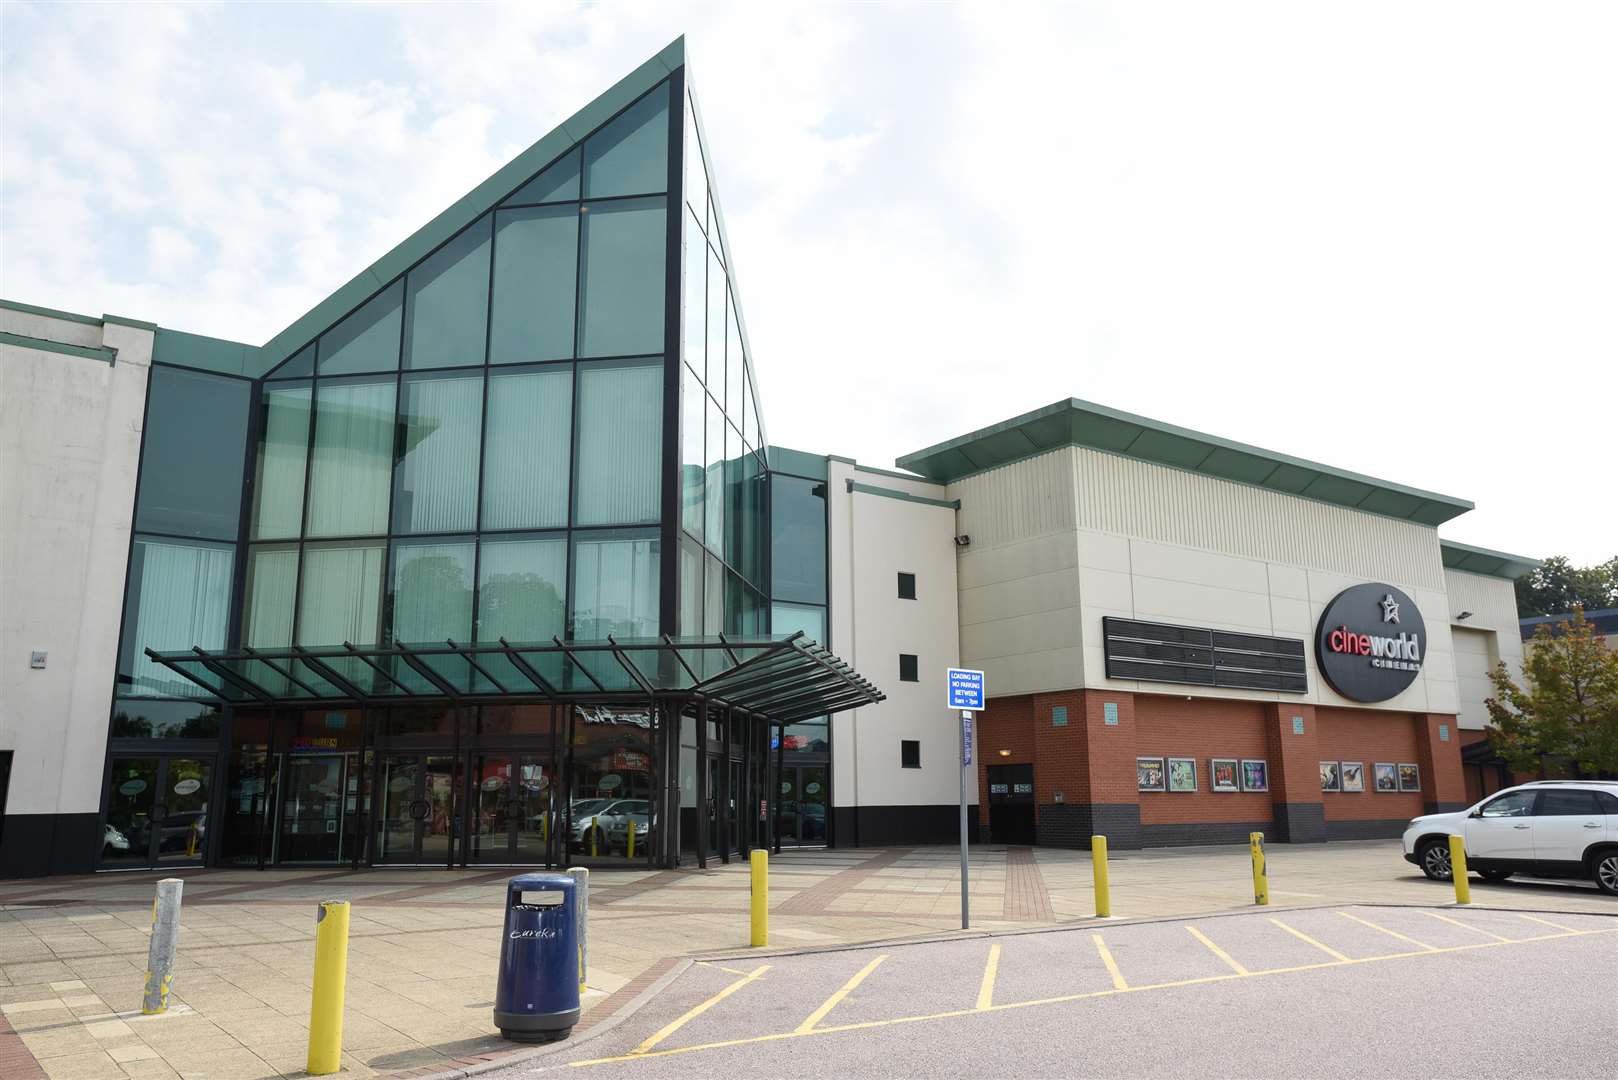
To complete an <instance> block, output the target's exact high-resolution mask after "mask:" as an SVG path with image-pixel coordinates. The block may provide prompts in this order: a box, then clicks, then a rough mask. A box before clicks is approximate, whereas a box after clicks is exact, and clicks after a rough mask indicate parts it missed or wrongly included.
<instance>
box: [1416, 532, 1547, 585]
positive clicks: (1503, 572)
mask: <svg viewBox="0 0 1618 1080" xmlns="http://www.w3.org/2000/svg"><path fill="white" fill-rule="evenodd" d="M1438 547H1439V552H1440V554H1441V555H1442V556H1443V560H1444V569H1446V570H1458V571H1460V572H1461V573H1463V574H1482V575H1484V576H1485V577H1498V578H1506V579H1507V580H1509V581H1515V580H1516V579H1517V578H1520V577H1522V576H1523V575H1524V574H1526V573H1528V572H1529V571H1531V570H1537V569H1538V568H1539V567H1541V566H1543V565H1545V564H1544V561H1543V560H1541V559H1530V558H1529V557H1528V556H1526V555H1513V554H1511V553H1510V552H1506V551H1495V550H1494V549H1492V548H1486V547H1476V546H1475V545H1472V544H1463V543H1461V542H1460V541H1458V540H1445V539H1444V538H1443V537H1439V538H1438ZM1491 561H1493V562H1497V563H1499V566H1498V567H1497V568H1495V569H1487V567H1488V565H1489V563H1490V562H1491ZM1468 564H1470V565H1468Z"/></svg>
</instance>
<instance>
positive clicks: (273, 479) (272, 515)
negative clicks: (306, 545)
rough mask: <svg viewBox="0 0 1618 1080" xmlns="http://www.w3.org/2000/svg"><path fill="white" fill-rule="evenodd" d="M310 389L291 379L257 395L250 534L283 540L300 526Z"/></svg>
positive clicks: (301, 524) (307, 458)
mask: <svg viewBox="0 0 1618 1080" xmlns="http://www.w3.org/2000/svg"><path fill="white" fill-rule="evenodd" d="M313 395H314V391H313V389H311V388H310V387H308V386H299V385H296V384H293V385H287V386H274V387H267V388H265V390H264V394H263V397H262V399H261V407H260V410H259V411H260V416H261V417H262V424H261V430H260V432H259V441H258V466H257V478H256V482H255V483H254V485H253V491H254V498H255V500H256V505H255V506H254V508H253V539H255V540H285V539H289V538H293V537H296V536H297V535H298V534H299V532H301V531H302V528H303V479H304V465H305V464H306V463H307V461H308V460H309V405H310V402H311V400H312V398H313Z"/></svg>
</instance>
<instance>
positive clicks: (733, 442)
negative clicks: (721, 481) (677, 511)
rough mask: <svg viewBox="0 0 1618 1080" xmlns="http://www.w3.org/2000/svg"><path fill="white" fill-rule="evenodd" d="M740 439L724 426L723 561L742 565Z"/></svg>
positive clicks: (742, 518) (742, 525) (733, 427)
mask: <svg viewBox="0 0 1618 1080" xmlns="http://www.w3.org/2000/svg"><path fill="white" fill-rule="evenodd" d="M745 457H746V454H745V453H744V451H743V449H742V437H741V435H740V433H738V432H737V430H736V426H735V425H734V424H730V423H727V424H726V425H725V547H724V556H725V561H726V562H728V563H729V564H730V565H731V566H734V567H740V566H741V565H742V530H743V527H744V526H745V524H746V521H745V516H746V515H745V514H744V512H743V506H742V491H743V487H744V484H743V472H742V461H743V459H744V458H745Z"/></svg>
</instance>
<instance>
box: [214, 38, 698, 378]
mask: <svg viewBox="0 0 1618 1080" xmlns="http://www.w3.org/2000/svg"><path fill="white" fill-rule="evenodd" d="M684 63H685V38H684V37H683V36H682V37H678V38H675V39H674V41H673V42H672V43H670V44H669V45H668V47H666V48H665V49H663V51H662V52H659V53H658V54H657V55H656V56H654V57H652V58H651V59H650V60H648V61H646V62H645V63H644V64H642V65H641V66H640V67H638V68H636V69H635V70H634V71H632V72H630V73H629V74H628V75H626V76H624V77H623V78H622V79H620V80H618V82H616V83H614V84H613V85H612V87H611V88H609V89H608V90H607V91H606V92H605V93H603V94H602V95H601V96H599V97H597V98H596V99H595V100H594V101H592V102H590V103H589V104H588V105H586V106H585V107H584V108H582V109H580V110H579V111H578V112H576V113H574V114H573V115H572V116H570V117H568V118H567V119H566V120H564V121H562V123H561V124H559V125H557V126H556V128H554V129H553V130H552V131H551V132H550V133H549V134H547V135H546V136H544V137H543V138H541V139H540V140H539V141H538V142H536V143H534V144H533V145H532V146H530V147H529V148H528V149H527V150H524V151H523V152H522V153H520V154H518V155H517V156H516V157H515V158H513V159H511V161H509V162H507V163H506V164H505V165H504V166H502V167H501V168H500V169H499V170H498V171H497V172H496V173H495V174H494V175H493V176H491V177H489V178H488V179H487V180H485V181H483V182H482V183H481V184H479V185H478V186H477V187H475V188H473V189H472V190H471V191H470V192H468V193H467V194H465V195H463V196H462V197H461V198H459V199H457V200H456V201H455V202H454V203H453V204H451V205H450V207H449V208H448V209H447V210H445V211H443V212H442V213H440V214H439V215H438V216H437V217H435V218H433V219H432V220H431V221H429V222H428V223H427V224H426V225H424V226H422V227H421V228H420V229H417V230H416V231H415V232H414V233H412V234H411V235H410V236H408V237H406V238H405V239H404V240H403V241H401V242H400V243H399V244H398V245H397V246H396V247H394V249H393V250H392V251H389V252H388V253H387V254H386V255H384V256H382V257H381V258H380V259H378V260H377V261H376V262H374V263H372V264H371V265H370V266H368V267H366V268H365V269H364V270H361V271H360V272H359V273H358V274H356V275H355V276H354V277H353V278H351V279H350V280H349V281H348V282H347V283H346V284H344V285H343V286H342V287H341V288H339V289H338V290H337V291H336V292H334V293H332V294H331V295H330V296H328V297H327V298H326V299H324V300H322V301H321V302H320V303H318V304H316V305H315V306H314V307H313V308H311V309H310V310H309V311H308V312H306V313H305V314H304V315H302V316H300V317H299V318H298V319H296V320H295V321H294V322H293V323H292V325H290V326H288V327H287V328H286V329H285V330H282V331H281V332H280V333H279V334H277V335H275V336H274V337H273V338H271V339H270V340H269V341H267V342H265V343H264V345H263V346H262V347H260V348H259V349H258V350H257V352H256V355H255V356H254V357H253V363H252V366H251V368H250V369H249V370H247V371H246V372H245V373H246V374H248V375H251V376H253V377H255V378H257V377H260V376H263V375H265V374H267V373H268V372H270V371H271V370H272V369H273V368H275V367H276V366H278V365H279V364H280V363H281V362H282V361H283V360H286V359H287V358H288V357H290V356H292V355H293V354H294V353H296V352H297V351H298V350H300V349H302V348H303V347H304V346H305V345H307V344H309V342H310V341H312V340H314V338H315V337H317V336H318V335H319V334H321V333H323V332H324V331H325V330H326V329H327V328H328V327H330V326H332V325H334V324H335V323H336V322H337V321H338V320H340V319H341V318H342V317H343V316H345V315H347V314H348V313H349V312H351V311H353V310H354V309H355V308H357V307H359V306H360V305H361V304H363V303H364V302H365V301H366V300H368V299H370V297H371V296H373V295H374V294H375V293H376V292H377V291H378V290H379V289H381V288H383V287H384V286H386V285H387V284H389V283H390V282H392V281H393V279H394V278H396V277H398V276H399V275H400V274H401V273H403V272H404V271H405V270H408V269H409V268H410V267H411V266H413V265H415V264H416V263H417V262H419V261H420V260H421V259H423V258H425V257H426V256H427V255H429V254H431V253H432V252H433V251H434V250H435V249H436V248H438V247H439V246H440V245H441V244H443V243H444V242H445V241H447V240H449V239H450V238H451V237H453V236H454V235H455V234H456V233H458V232H460V231H461V230H462V229H464V228H466V227H467V226H468V225H470V224H472V223H473V222H474V221H476V220H477V219H478V218H480V217H482V216H483V215H484V214H486V213H488V212H489V211H490V210H493V209H494V208H495V207H496V206H498V205H499V204H500V203H501V202H502V201H504V200H505V198H506V196H508V195H510V194H511V193H512V192H513V191H516V190H517V189H518V188H519V187H521V186H522V185H523V184H525V183H527V182H528V180H529V179H530V178H531V177H533V176H535V175H536V174H538V173H539V172H540V171H541V170H543V169H544V168H545V166H547V165H549V164H550V163H551V162H552V161H554V160H555V159H556V158H557V157H559V156H561V155H562V154H563V153H564V152H566V151H567V150H569V149H571V148H572V147H573V145H574V144H575V143H578V142H581V141H583V139H584V138H585V136H587V135H589V134H590V133H591V132H593V131H594V130H595V129H596V128H598V127H600V126H601V125H602V124H604V123H606V122H607V121H608V120H610V119H612V117H614V116H616V115H617V114H618V113H619V112H621V111H623V110H624V109H625V108H627V107H628V106H629V105H630V104H632V103H633V102H635V101H636V100H637V99H638V98H640V97H641V96H642V95H644V94H645V93H646V92H647V91H649V90H651V89H652V88H653V87H655V86H657V84H658V83H660V82H662V81H663V80H664V79H667V78H668V77H669V76H670V75H671V74H673V73H674V71H675V70H676V69H677V68H679V67H680V66H681V65H682V64H684Z"/></svg>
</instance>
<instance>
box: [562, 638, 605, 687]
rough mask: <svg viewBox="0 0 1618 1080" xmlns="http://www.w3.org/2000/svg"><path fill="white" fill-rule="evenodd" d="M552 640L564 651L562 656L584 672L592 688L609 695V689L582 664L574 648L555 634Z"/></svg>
mask: <svg viewBox="0 0 1618 1080" xmlns="http://www.w3.org/2000/svg"><path fill="white" fill-rule="evenodd" d="M551 640H552V641H554V642H556V645H557V647H558V648H560V649H561V650H562V655H563V656H565V657H567V658H568V659H569V660H571V661H573V666H574V667H576V668H578V669H579V670H580V671H582V672H584V677H585V678H586V679H589V680H590V684H591V685H592V686H594V687H595V688H596V689H597V690H599V691H601V692H602V693H603V694H605V693H608V690H607V688H606V687H605V686H602V685H601V681H600V680H599V679H597V678H596V677H595V675H594V674H592V673H591V671H590V669H589V668H588V667H585V666H584V665H583V664H581V663H580V662H579V658H578V656H577V655H575V654H574V652H573V649H572V647H571V646H570V645H567V644H565V643H564V642H563V641H562V639H561V638H559V637H557V636H556V635H555V634H552V635H551ZM588 651H590V652H594V651H596V650H593V649H591V650H588Z"/></svg>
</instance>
